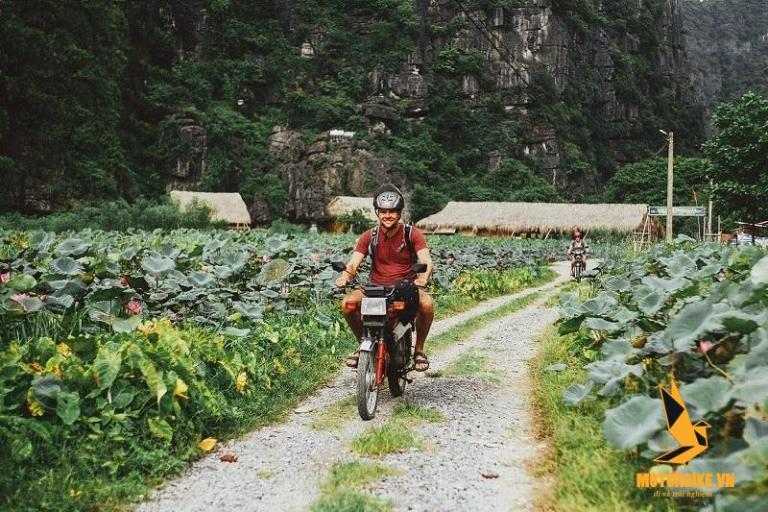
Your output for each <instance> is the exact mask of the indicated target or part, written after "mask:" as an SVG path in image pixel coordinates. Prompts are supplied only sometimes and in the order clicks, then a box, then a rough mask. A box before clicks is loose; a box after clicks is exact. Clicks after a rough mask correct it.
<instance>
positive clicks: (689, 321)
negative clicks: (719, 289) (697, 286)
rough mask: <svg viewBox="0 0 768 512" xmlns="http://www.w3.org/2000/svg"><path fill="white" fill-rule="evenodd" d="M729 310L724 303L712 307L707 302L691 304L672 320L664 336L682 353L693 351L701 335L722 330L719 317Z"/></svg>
mask: <svg viewBox="0 0 768 512" xmlns="http://www.w3.org/2000/svg"><path fill="white" fill-rule="evenodd" d="M728 309H729V306H728V305H727V304H723V303H719V304H715V305H712V304H710V303H709V302H707V301H699V302H691V303H690V304H687V305H686V306H685V307H684V308H683V309H681V310H680V312H679V313H678V314H677V315H675V316H674V317H673V318H672V320H671V321H670V322H669V325H668V326H667V329H666V330H665V331H664V336H665V338H666V339H667V340H669V341H672V342H673V343H674V345H675V349H676V350H678V351H680V352H682V351H685V350H687V349H692V348H693V346H694V340H696V339H698V338H699V337H701V335H703V334H705V333H711V332H717V331H719V330H721V329H722V327H723V326H722V324H721V323H720V322H719V320H718V318H717V315H718V314H719V313H724V312H725V311H726V310H728Z"/></svg>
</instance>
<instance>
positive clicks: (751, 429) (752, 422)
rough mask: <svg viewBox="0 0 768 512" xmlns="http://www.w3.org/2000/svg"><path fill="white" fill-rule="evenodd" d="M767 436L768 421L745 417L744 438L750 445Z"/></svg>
mask: <svg viewBox="0 0 768 512" xmlns="http://www.w3.org/2000/svg"><path fill="white" fill-rule="evenodd" d="M766 436H768V421H765V420H763V419H760V418H747V421H746V422H745V423H744V440H745V441H746V442H747V443H749V444H750V445H753V444H756V443H757V442H758V440H760V439H761V438H763V437H766Z"/></svg>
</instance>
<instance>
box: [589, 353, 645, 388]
mask: <svg viewBox="0 0 768 512" xmlns="http://www.w3.org/2000/svg"><path fill="white" fill-rule="evenodd" d="M587 369H588V370H589V375H588V378H589V380H591V381H593V382H595V383H596V384H605V386H603V389H601V390H600V393H599V394H600V395H601V396H611V395H612V394H613V393H615V392H616V391H617V390H618V389H619V386H620V385H621V384H623V383H624V379H626V377H627V375H629V374H630V373H631V374H633V375H635V376H636V377H641V376H642V375H643V365H642V364H640V363H638V364H635V365H628V364H624V363H623V362H621V361H595V362H594V363H590V364H588V365H587Z"/></svg>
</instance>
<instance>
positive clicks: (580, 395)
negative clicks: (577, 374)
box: [563, 380, 595, 405]
mask: <svg viewBox="0 0 768 512" xmlns="http://www.w3.org/2000/svg"><path fill="white" fill-rule="evenodd" d="M594 385H595V383H594V382H592V381H591V380H589V381H587V383H586V384H572V385H571V386H569V387H568V388H567V389H566V390H565V391H564V392H563V402H565V404H566V405H578V404H580V403H581V402H583V401H584V400H594V399H595V397H594V396H591V395H590V394H589V392H590V391H592V388H593V387H594Z"/></svg>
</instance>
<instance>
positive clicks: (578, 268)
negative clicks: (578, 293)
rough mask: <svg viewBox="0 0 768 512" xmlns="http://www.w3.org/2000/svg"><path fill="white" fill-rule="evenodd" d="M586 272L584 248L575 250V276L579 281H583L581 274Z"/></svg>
mask: <svg viewBox="0 0 768 512" xmlns="http://www.w3.org/2000/svg"><path fill="white" fill-rule="evenodd" d="M582 272H584V249H581V248H578V247H577V248H576V249H574V250H573V277H574V279H576V282H577V283H581V274H582Z"/></svg>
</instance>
